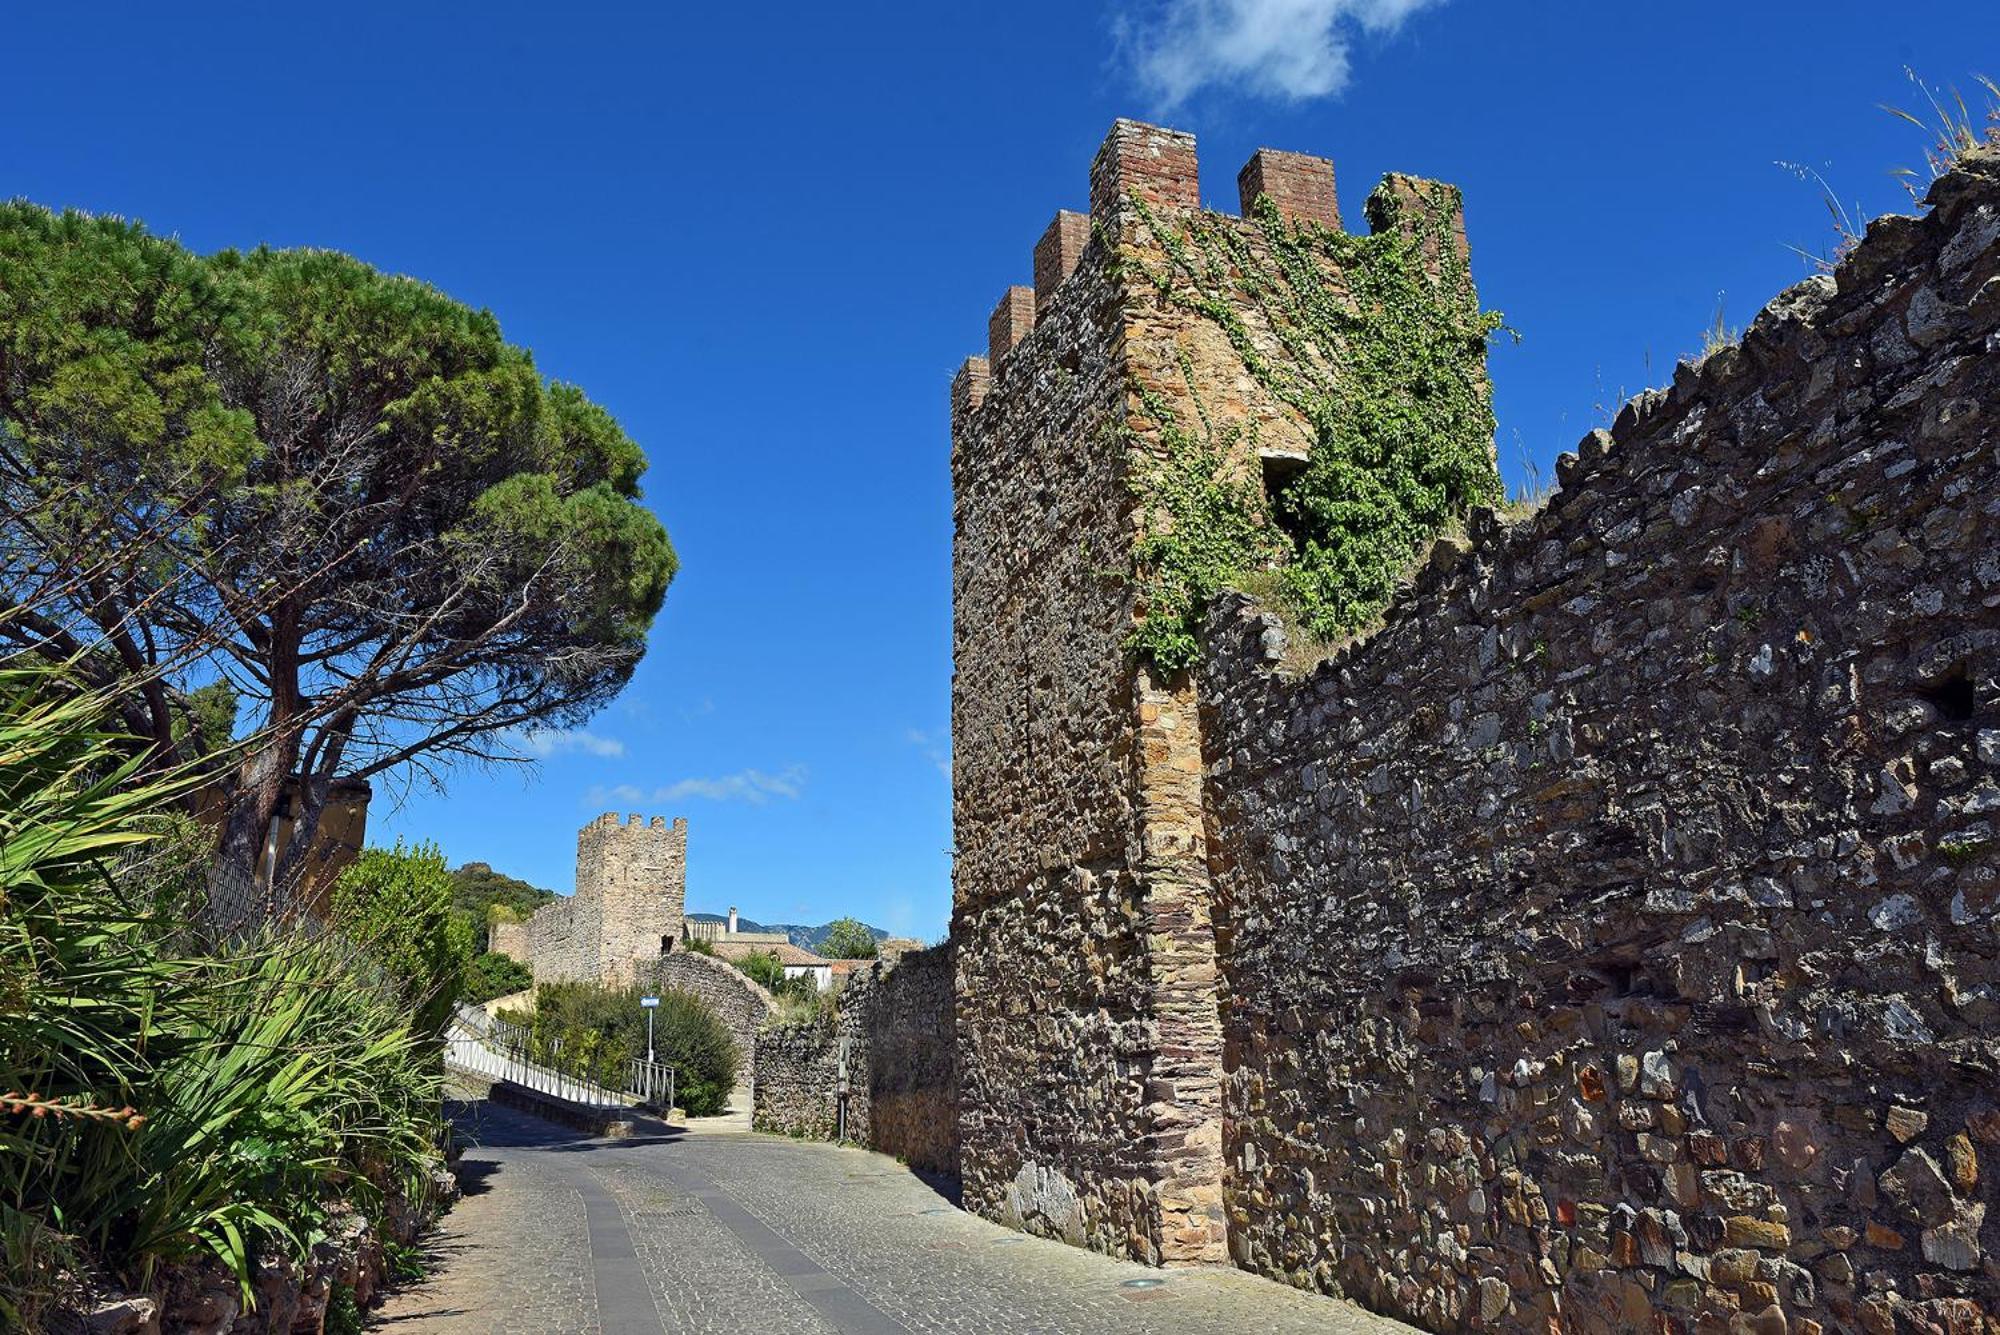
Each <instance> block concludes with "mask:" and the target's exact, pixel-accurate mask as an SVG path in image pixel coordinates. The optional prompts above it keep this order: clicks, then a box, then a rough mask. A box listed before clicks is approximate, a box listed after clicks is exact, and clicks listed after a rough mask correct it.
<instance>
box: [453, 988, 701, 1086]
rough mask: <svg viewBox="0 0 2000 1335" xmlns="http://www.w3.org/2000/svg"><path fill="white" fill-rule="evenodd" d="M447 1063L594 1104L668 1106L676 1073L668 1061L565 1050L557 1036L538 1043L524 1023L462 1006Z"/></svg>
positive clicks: (490, 1076)
mask: <svg viewBox="0 0 2000 1335" xmlns="http://www.w3.org/2000/svg"><path fill="white" fill-rule="evenodd" d="M445 1059H446V1061H447V1062H449V1063H451V1064H452V1065H454V1066H457V1067H460V1068H461V1069H464V1070H468V1071H471V1072H473V1073H475V1074H478V1075H483V1076H487V1077H489V1078H491V1079H496V1080H510V1081H512V1082H513V1083H515V1084H517V1085H521V1086H523V1087H524V1088H527V1089H533V1090H536V1091H539V1092H540V1093H543V1094H548V1095H552V1096H553V1097H555V1098H559V1099H564V1100H566V1101H568V1102H571V1103H579V1104H586V1105H590V1106H595V1107H628V1106H630V1105H633V1104H645V1105H649V1106H652V1107H656V1108H670V1107H672V1106H673V1102H674V1089H675V1076H676V1072H675V1070H674V1067H673V1065H672V1064H671V1063H668V1062H661V1061H647V1060H646V1059H645V1058H643V1057H632V1058H629V1059H627V1060H626V1061H625V1062H623V1063H622V1064H621V1065H620V1066H619V1067H618V1068H616V1069H612V1068H611V1067H610V1066H609V1064H608V1063H605V1062H602V1061H591V1060H586V1059H585V1057H584V1056H583V1055H581V1054H577V1053H574V1052H571V1053H565V1052H564V1051H563V1043H562V1040H560V1039H554V1040H551V1041H549V1042H548V1043H546V1044H537V1043H536V1042H535V1038H534V1034H533V1033H532V1032H531V1031H530V1030H529V1029H528V1028H527V1027H526V1026H524V1025H519V1024H514V1023H511V1022H510V1021H507V1020H491V1019H488V1018H487V1017H486V1016H485V1014H484V1012H479V1013H477V1015H476V1016H475V1015H473V1014H468V1013H466V1011H465V1010H463V1009H462V1010H461V1011H460V1014H459V1016H458V1021H457V1023H455V1024H454V1025H453V1027H452V1032H451V1035H450V1037H449V1039H448V1041H447V1045H446V1049H445Z"/></svg>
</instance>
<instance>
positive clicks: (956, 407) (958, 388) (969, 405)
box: [951, 357, 992, 417]
mask: <svg viewBox="0 0 2000 1335" xmlns="http://www.w3.org/2000/svg"><path fill="white" fill-rule="evenodd" d="M991 380H992V374H991V370H990V367H989V365H988V363H987V361H986V359H985V358H984V357H967V358H966V359H965V365H963V366H961V367H959V368H958V374H957V375H955V376H953V377H952V378H951V415H952V416H953V417H957V416H958V415H959V414H961V413H967V412H971V411H972V410H973V409H974V408H977V407H978V406H979V405H980V404H981V403H983V402H985V401H986V387H987V385H988V384H989V383H990V382H991Z"/></svg>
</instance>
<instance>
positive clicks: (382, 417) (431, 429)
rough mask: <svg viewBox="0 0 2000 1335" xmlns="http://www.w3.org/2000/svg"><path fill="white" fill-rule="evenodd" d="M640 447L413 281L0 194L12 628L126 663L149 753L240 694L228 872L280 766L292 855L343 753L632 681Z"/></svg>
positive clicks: (264, 822) (643, 557) (0, 487)
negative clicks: (213, 247) (176, 235)
mask: <svg viewBox="0 0 2000 1335" xmlns="http://www.w3.org/2000/svg"><path fill="white" fill-rule="evenodd" d="M644 468H645V460H644V458H643V456H642V455H641V453H640V451H639V448H638V447H637V445H635V444H634V443H633V442H632V441H631V440H630V439H629V438H628V437H627V436H626V435H625V433H624V432H623V431H622V430H621V429H620V428H619V426H618V425H617V423H616V422H614V421H613V420H612V419H611V417H610V416H609V415H608V414H606V413H605V412H604V411H603V410H602V409H600V408H598V407H597V406H595V405H594V404H592V403H591V402H590V401H589V400H587V399H586V398H585V397H584V396H583V394H582V393H580V392H579V391H578V390H576V389H574V388H572V387H569V386H567V385H562V384H552V383H549V382H547V381H545V380H544V379H543V378H542V377H541V376H540V375H539V374H538V373H537V371H536V369H535V366H534V362H533V360H532V358H531V357H530V355H529V354H528V352H527V351H526V350H524V349H522V348H518V347H515V346H512V345H510V344H508V343H507V342H505V341H504V340H503V339H502V338H501V335H500V329H499V326H498V324H497V323H496V321H495V320H494V318H493V316H492V315H491V314H489V313H487V312H485V311H479V310H473V309H471V308H469V307H466V306H464V305H462V304H460V303H458V302H456V301H453V300H451V299H450V298H448V297H446V296H445V295H443V294H442V293H440V292H438V291H437V290H436V289H434V288H431V287H429V286H427V285H425V284H423V283H421V282H417V281H414V280H412V279H409V278H402V277H393V276H390V275H388V274H384V273H380V272H378V271H376V270H375V269H372V268H370V267H369V266H367V265H365V264H362V263H360V262H359V261H356V260H354V259H351V258H349V257H347V256H344V255H339V254H335V253H331V252H326V251H313V250H270V249H258V250H254V251H249V252H236V251H224V252H221V253H219V254H216V255H212V256H199V255H195V254H193V253H192V252H190V251H188V250H187V249H186V248H184V247H183V246H181V245H179V244H178V243H176V242H174V241H171V240H167V239H164V238H160V237H156V236H153V235H150V234H149V233H148V232H147V231H146V230H145V229H144V228H142V227H140V226H138V225H136V224H132V223H127V222H123V221H119V220H115V219H110V218H93V217H89V216H86V215H82V214H77V213H64V214H55V213H51V212H49V211H48V210H45V209H42V208H38V207H36V206H33V205H29V204H24V203H14V204H8V205H3V206H0V650H7V649H11V650H12V651H13V652H16V653H20V652H29V653H35V654H39V655H43V656H53V657H58V658H61V659H63V660H65V661H67V662H69V663H71V664H73V665H74V671H75V672H76V673H77V674H79V676H81V677H83V678H85V679H86V680H89V681H91V682H92V683H93V684H96V685H115V686H117V687H118V688H119V690H120V691H121V698H122V699H123V701H124V706H123V715H124V717H123V719H122V724H123V726H124V729H125V730H126V731H128V732H130V733H132V734H134V735H136V736H137V737H139V738H140V739H141V740H142V744H143V745H145V746H148V747H150V748H152V749H153V750H154V751H155V752H156V753H157V756H158V758H159V760H160V761H161V762H162V763H165V762H168V761H170V760H174V759H185V758H186V757H187V754H188V752H189V751H190V749H194V750H199V748H200V747H201V746H202V745H203V744H204V739H207V740H208V742H209V743H211V744H212V742H213V740H214V737H215V734H216V732H217V728H216V726H215V724H216V720H215V718H214V717H213V716H214V715H215V714H216V712H217V706H218V700H221V701H223V702H225V703H224V704H223V705H222V708H221V712H223V713H224V714H230V713H231V712H232V711H231V710H230V709H229V708H228V706H227V704H226V701H227V696H228V693H229V692H231V691H233V692H234V693H235V695H236V697H237V698H238V700H239V701H240V705H241V708H240V710H237V711H235V712H234V714H233V722H234V728H233V735H234V736H235V737H236V738H237V739H238V749H236V750H233V751H232V752H231V753H230V754H229V756H228V758H227V761H226V764H225V770H224V777H223V780H222V782H223V784H224V786H225V788H226V790H227V792H228V796H229V804H228V818H227V822H226V826H225V830H224V835H223V841H222V842H223V856H224V859H225V861H226V862H234V863H235V864H237V865H238V866H239V867H241V868H243V869H245V870H248V869H251V868H253V867H255V866H256V864H257V858H258V853H259V851H260V847H261V843H262V839H263V834H264V831H265V830H266V829H267V827H268V826H269V823H270V821H271V819H272V817H273V815H274V813H275V812H276V811H277V810H278V809H279V807H280V804H281V802H282V801H283V800H284V795H285V790H286V788H287V786H288V784H292V783H294V782H295V783H296V790H297V794H298V795H297V798H296V799H295V801H294V805H293V813H292V814H293V815H294V817H295V819H296V821H297V823H298V824H297V829H298V831H299V833H300V834H301V835H302V836H308V837H298V838H294V839H293V840H292V842H291V845H290V851H291V855H292V856H293V857H296V856H297V855H299V854H301V853H302V852H303V850H304V849H305V847H306V845H307V843H308V842H309V836H310V835H311V833H312V832H313V830H314V829H315V828H316V826H317V822H318V819H319V815H320V812H321V810H322V808H323V806H324V804H325V802H326V800H327V796H328V793H329V789H330V787H331V785H332V784H333V782H334V781H335V780H336V779H338V778H348V777H352V778H363V779H365V778H369V777H371V776H376V775H382V774H385V773H391V772H393V773H395V774H397V775H400V776H405V777H411V778H429V779H432V780H435V779H436V778H437V777H438V776H439V775H440V774H441V772H442V769H443V767H444V766H446V765H448V764H449V763H450V762H451V761H453V760H454V759H465V758H472V759H478V760H490V759H511V758H517V753H516V752H514V751H513V750H512V749H511V748H510V747H509V745H508V742H507V738H508V736H509V735H510V734H513V733H515V731H516V730H518V729H521V728H523V727H526V726H535V727H562V726H568V725H572V724H574V723H575V722H577V721H580V720H581V719H583V718H584V717H586V716H587V715H589V714H590V713H591V712H592V711H593V710H595V709H596V708H597V707H599V706H600V705H602V704H603V703H604V702H605V701H606V700H607V699H609V698H610V697H611V696H612V695H613V694H614V693H615V692H616V691H617V690H618V689H619V688H620V687H621V686H622V685H623V684H624V683H625V682H626V680H627V679H628V678H629V677H630V675H631V673H632V670H633V668H634V666H635V665H636V664H637V662H638V660H639V658H640V655H641V653H642V652H643V650H644V646H645V636H646V632H647V630H648V628H649V626H650V625H651V623H652V619H653V616H654V614H655V613H656V612H657V611H658V609H659V606H660V602H661V599H662V598H663V597H664V595H665V592H666V589H667V585H668V582H669V581H670V580H671V579H672V577H673V574H674V571H675V568H676V560H675V556H674V552H673V549H672V547H671V545H670V544H669V542H668V539H667V534H666V532H665V530H664V529H663V528H662V526H661V525H660V523H659V521H658V520H657V519H656V518H654V516H653V515H652V514H651V513H650V512H649V511H648V510H647V509H646V508H645V507H644V506H642V505H641V504H640V501H639V486H638V480H639V475H640V473H641V472H642V471H643V470H644ZM222 731H224V732H225V733H228V732H231V731H232V730H231V729H230V728H228V727H227V726H225V727H224V728H223V729H222ZM288 860H289V859H288ZM290 870H291V868H290V867H288V866H282V865H281V866H279V867H276V868H274V869H272V873H271V874H272V880H273V882H274V883H281V882H282V880H283V878H284V877H285V875H286V874H287V873H289V871H290Z"/></svg>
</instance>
